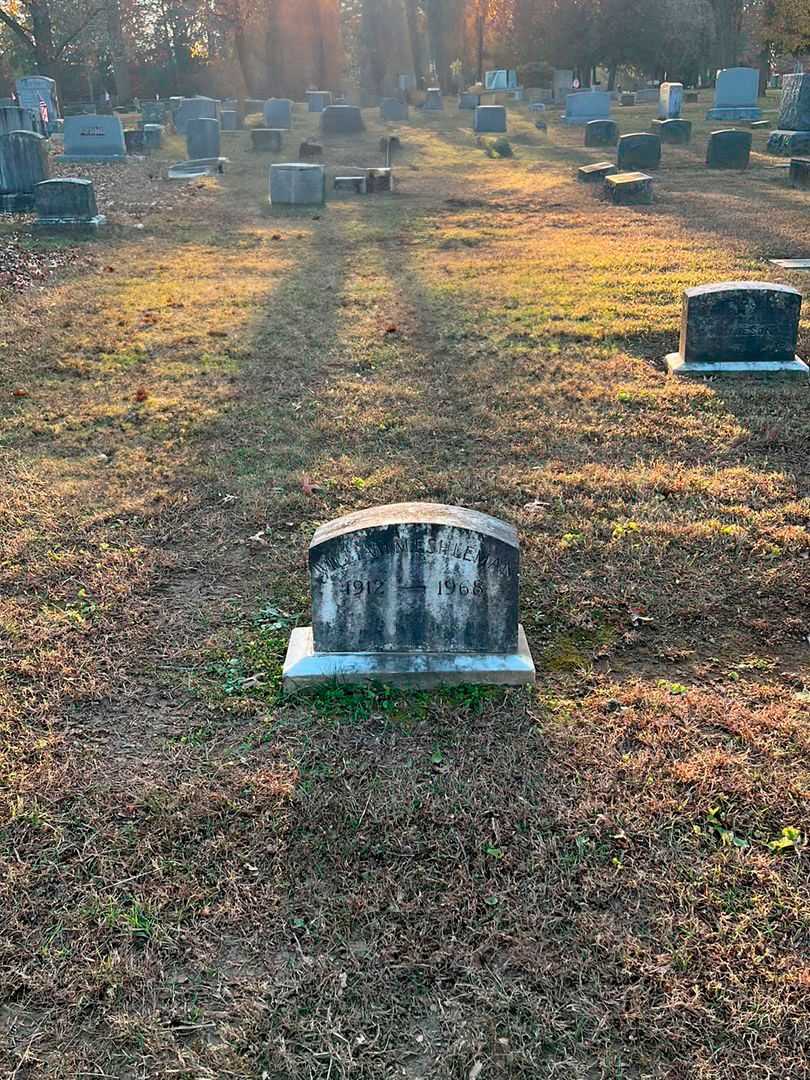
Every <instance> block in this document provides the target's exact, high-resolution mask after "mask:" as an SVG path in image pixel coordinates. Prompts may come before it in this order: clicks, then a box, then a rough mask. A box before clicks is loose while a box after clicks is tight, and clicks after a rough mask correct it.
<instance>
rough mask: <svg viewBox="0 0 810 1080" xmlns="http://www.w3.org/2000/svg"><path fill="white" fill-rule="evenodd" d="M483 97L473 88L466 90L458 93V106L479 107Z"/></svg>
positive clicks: (466, 107) (463, 107) (464, 107)
mask: <svg viewBox="0 0 810 1080" xmlns="http://www.w3.org/2000/svg"><path fill="white" fill-rule="evenodd" d="M481 97H482V95H481V94H478V93H475V92H474V91H472V90H464V91H463V92H462V93H461V94H459V95H458V107H459V109H470V110H472V109H477V108H478V106H479V105H480V104H481Z"/></svg>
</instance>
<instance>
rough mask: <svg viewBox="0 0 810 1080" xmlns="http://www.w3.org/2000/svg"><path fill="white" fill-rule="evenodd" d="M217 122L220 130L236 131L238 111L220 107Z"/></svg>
mask: <svg viewBox="0 0 810 1080" xmlns="http://www.w3.org/2000/svg"><path fill="white" fill-rule="evenodd" d="M219 124H220V128H221V130H222V131H238V130H239V113H238V112H236V110H235V109H222V110H221V111H220V114H219Z"/></svg>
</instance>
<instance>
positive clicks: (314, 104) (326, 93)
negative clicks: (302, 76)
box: [307, 90, 332, 113]
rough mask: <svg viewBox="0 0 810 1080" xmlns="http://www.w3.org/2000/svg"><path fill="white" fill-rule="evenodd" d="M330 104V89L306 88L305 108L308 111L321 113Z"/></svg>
mask: <svg viewBox="0 0 810 1080" xmlns="http://www.w3.org/2000/svg"><path fill="white" fill-rule="evenodd" d="M331 104H332V92H331V90H307V108H308V110H309V112H311V113H322V112H323V110H324V109H325V108H327V107H328V106H329V105H331Z"/></svg>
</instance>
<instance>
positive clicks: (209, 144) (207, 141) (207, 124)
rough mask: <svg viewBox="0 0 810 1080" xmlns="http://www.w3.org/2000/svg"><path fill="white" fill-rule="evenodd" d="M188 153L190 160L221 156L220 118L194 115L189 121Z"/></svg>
mask: <svg viewBox="0 0 810 1080" xmlns="http://www.w3.org/2000/svg"><path fill="white" fill-rule="evenodd" d="M186 155H187V157H188V160H189V161H202V160H205V159H208V158H218V157H219V155H220V126H219V120H214V119H213V118H212V117H208V116H193V117H191V118H190V119H189V120H188V121H187V123H186Z"/></svg>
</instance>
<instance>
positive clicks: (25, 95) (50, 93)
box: [15, 75, 61, 135]
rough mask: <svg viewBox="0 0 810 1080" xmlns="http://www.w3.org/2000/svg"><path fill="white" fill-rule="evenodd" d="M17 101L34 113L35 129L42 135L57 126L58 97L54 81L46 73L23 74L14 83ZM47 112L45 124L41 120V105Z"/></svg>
mask: <svg viewBox="0 0 810 1080" xmlns="http://www.w3.org/2000/svg"><path fill="white" fill-rule="evenodd" d="M15 88H16V90H17V102H18V104H19V105H21V106H22V107H23V108H24V109H28V110H29V112H31V113H33V115H34V123H35V124H36V125H37V126H36V130H37V131H38V132H39V133H40V134H42V135H51V134H52V133H53V132H54V131H56V129H57V128H58V127H59V118H60V116H61V113H60V111H59V98H58V96H57V93H56V83H55V82H54V80H53V79H49V78H48V77H47V76H46V75H23V77H22V78H21V79H17V81H16V83H15ZM43 104H44V106H45V108H46V109H47V112H48V123H47V125H46V124H45V123H44V122H43V119H42V115H41V111H40V109H41V106H42V105H43Z"/></svg>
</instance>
